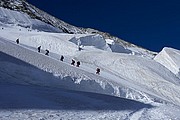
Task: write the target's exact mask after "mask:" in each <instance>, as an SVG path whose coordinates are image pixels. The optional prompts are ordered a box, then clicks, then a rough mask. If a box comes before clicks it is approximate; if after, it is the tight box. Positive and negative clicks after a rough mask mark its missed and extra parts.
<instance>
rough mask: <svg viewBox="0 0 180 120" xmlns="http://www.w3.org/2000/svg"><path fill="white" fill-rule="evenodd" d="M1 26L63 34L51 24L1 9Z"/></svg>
mask: <svg viewBox="0 0 180 120" xmlns="http://www.w3.org/2000/svg"><path fill="white" fill-rule="evenodd" d="M0 24H1V25H3V26H14V27H15V26H21V27H24V28H29V30H32V29H34V30H35V29H37V30H39V31H47V32H62V31H61V30H59V29H58V28H55V27H53V26H51V25H49V24H46V23H44V22H42V21H39V20H37V19H31V18H30V17H29V16H28V15H27V14H25V13H22V12H17V11H13V10H9V9H5V8H2V7H0Z"/></svg>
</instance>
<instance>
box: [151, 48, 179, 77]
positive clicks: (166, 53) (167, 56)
mask: <svg viewBox="0 0 180 120" xmlns="http://www.w3.org/2000/svg"><path fill="white" fill-rule="evenodd" d="M154 60H156V61H157V62H159V63H160V64H162V65H164V66H165V67H166V68H168V69H169V70H170V71H171V72H173V73H174V74H178V73H179V72H180V62H179V61H180V51H179V50H176V49H173V48H168V47H165V48H163V50H162V51H161V52H160V53H159V54H158V55H157V56H156V57H155V58H154Z"/></svg>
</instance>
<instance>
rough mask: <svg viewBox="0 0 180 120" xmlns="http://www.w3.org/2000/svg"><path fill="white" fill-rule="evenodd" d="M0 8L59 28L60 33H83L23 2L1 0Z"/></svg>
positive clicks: (18, 0) (22, 0)
mask: <svg viewBox="0 0 180 120" xmlns="http://www.w3.org/2000/svg"><path fill="white" fill-rule="evenodd" d="M0 6H1V7H3V8H8V9H11V10H15V11H20V12H24V13H27V14H28V15H29V16H30V17H31V18H32V19H38V20H40V21H42V22H45V23H47V24H50V25H52V26H54V27H56V28H59V29H60V31H63V32H65V33H71V34H76V33H83V32H82V30H80V29H79V28H78V27H75V26H72V25H70V24H68V23H65V22H63V21H61V20H59V19H57V18H55V17H53V16H51V15H49V14H47V13H46V12H44V11H42V10H40V9H38V8H36V7H35V6H33V5H30V4H28V3H27V2H26V1H25V0H1V1H0Z"/></svg>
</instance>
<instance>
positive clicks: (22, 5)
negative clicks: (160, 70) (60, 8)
mask: <svg viewBox="0 0 180 120" xmlns="http://www.w3.org/2000/svg"><path fill="white" fill-rule="evenodd" d="M0 6H2V7H3V8H8V9H10V10H15V11H20V12H21V13H22V12H23V13H26V14H28V15H29V17H31V18H32V19H35V20H32V19H30V21H33V25H32V26H31V24H30V25H24V24H23V25H21V24H22V23H21V24H20V25H21V26H24V27H25V26H26V27H27V26H28V27H29V26H31V27H33V28H34V29H38V30H40V31H42V30H43V29H44V26H45V29H44V31H47V29H46V28H47V27H49V25H46V24H45V25H44V24H42V23H41V24H40V25H41V26H42V27H40V25H39V28H38V27H37V26H38V25H37V24H39V22H34V21H38V20H40V21H42V22H45V23H47V24H50V25H52V26H54V27H56V28H59V29H60V30H59V31H60V32H61V31H63V32H64V33H70V34H77V33H80V34H82V33H87V34H100V35H101V36H103V38H104V39H110V40H112V41H114V44H113V45H110V46H111V47H112V48H111V49H112V51H113V52H118V53H122V52H124V50H125V51H126V52H127V51H128V53H131V54H134V55H139V56H146V57H149V58H150V59H151V58H154V56H155V55H156V54H157V53H156V52H152V51H149V50H146V49H144V48H141V47H138V46H136V45H134V44H131V43H128V42H126V41H124V40H121V39H119V38H117V37H114V36H111V35H110V34H108V33H105V32H101V31H98V30H94V29H90V28H78V27H75V26H72V25H70V24H68V23H65V22H63V21H61V20H59V19H57V18H55V17H53V16H51V15H49V14H47V13H45V12H43V11H41V10H39V9H38V8H36V7H35V6H33V5H30V4H28V3H27V2H26V1H24V0H2V1H0ZM8 14H9V13H8ZM11 21H12V20H11ZM17 23H19V22H17ZM34 24H35V25H34ZM50 28H51V27H50ZM31 29H32V28H31ZM31 29H30V30H31ZM53 30H54V29H53ZM49 31H52V28H51V29H50V30H49ZM54 31H56V32H58V30H57V29H55V30H54ZM117 48H118V49H119V48H120V50H118V49H117ZM122 49H123V50H122Z"/></svg>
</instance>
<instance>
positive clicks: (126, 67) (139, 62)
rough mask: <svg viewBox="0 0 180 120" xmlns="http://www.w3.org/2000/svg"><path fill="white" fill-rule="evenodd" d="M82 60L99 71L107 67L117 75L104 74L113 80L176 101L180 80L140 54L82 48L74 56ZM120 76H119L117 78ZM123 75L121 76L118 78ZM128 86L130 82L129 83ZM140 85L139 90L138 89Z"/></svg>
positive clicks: (179, 98)
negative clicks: (83, 50)
mask: <svg viewBox="0 0 180 120" xmlns="http://www.w3.org/2000/svg"><path fill="white" fill-rule="evenodd" d="M77 58H78V59H80V60H81V61H82V62H85V63H89V64H94V65H96V66H97V67H100V68H101V69H102V71H108V72H110V73H111V74H113V75H115V76H118V77H117V78H114V77H112V76H110V75H109V76H108V75H107V76H106V75H105V76H106V78H109V79H112V78H114V79H113V80H114V81H115V82H118V83H122V84H126V86H129V85H130V84H131V83H133V84H134V85H133V87H134V88H135V89H138V87H137V86H142V87H141V88H142V89H144V91H146V92H147V93H149V94H151V95H154V93H155V94H156V95H158V96H161V97H162V98H163V99H166V100H168V101H174V103H177V104H180V97H179V92H180V87H179V85H180V80H179V79H178V78H177V77H176V76H175V75H174V74H172V73H171V72H170V71H169V70H168V69H166V68H165V67H164V66H162V65H161V64H158V63H157V62H155V61H154V60H150V59H147V58H143V57H138V56H133V55H126V54H114V53H109V52H100V51H99V52H83V53H82V54H79V55H78V56H77ZM118 78H119V79H121V80H118ZM122 78H123V79H122ZM130 86H131V87H132V85H130ZM142 89H141V90H142Z"/></svg>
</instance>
